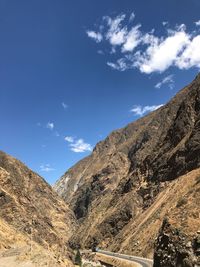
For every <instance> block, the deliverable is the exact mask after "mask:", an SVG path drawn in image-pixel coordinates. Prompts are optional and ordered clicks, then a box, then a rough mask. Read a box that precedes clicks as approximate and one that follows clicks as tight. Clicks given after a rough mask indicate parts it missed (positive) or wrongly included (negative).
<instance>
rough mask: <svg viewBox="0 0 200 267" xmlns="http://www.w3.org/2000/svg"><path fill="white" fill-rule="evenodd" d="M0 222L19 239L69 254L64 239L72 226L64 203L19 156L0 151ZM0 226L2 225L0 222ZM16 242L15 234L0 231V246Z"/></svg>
mask: <svg viewBox="0 0 200 267" xmlns="http://www.w3.org/2000/svg"><path fill="white" fill-rule="evenodd" d="M0 206H1V208H0V224H5V225H7V226H4V229H8V230H7V231H8V233H7V234H9V231H11V230H9V229H13V230H12V231H13V232H14V231H15V232H16V233H18V235H21V236H24V238H22V239H23V240H32V242H35V243H36V244H38V245H40V246H41V247H43V248H44V249H49V250H52V251H54V252H55V253H56V254H57V255H58V254H59V253H61V252H62V256H63V257H69V256H70V253H69V251H70V249H69V246H68V239H69V238H70V236H71V235H72V232H73V230H74V229H75V227H76V223H75V217H74V214H73V212H72V211H71V210H70V209H69V208H68V206H67V205H66V204H65V203H64V202H63V201H62V200H61V199H60V197H59V196H58V195H57V194H56V193H55V192H54V191H53V190H52V188H51V186H50V185H48V184H47V183H46V182H45V181H44V180H43V178H42V177H40V176H39V175H38V174H36V173H34V172H33V171H31V170H30V169H28V168H27V167H26V166H25V165H24V164H23V163H22V162H20V161H19V160H17V159H15V158H13V157H11V156H9V155H7V154H5V153H4V152H2V151H0ZM1 227H2V225H1ZM18 241H19V242H20V239H19V240H18V239H17V235H15V236H13V238H8V237H6V236H4V235H3V233H2V234H1V235H0V247H1V248H7V247H10V246H13V245H15V243H17V242H18Z"/></svg>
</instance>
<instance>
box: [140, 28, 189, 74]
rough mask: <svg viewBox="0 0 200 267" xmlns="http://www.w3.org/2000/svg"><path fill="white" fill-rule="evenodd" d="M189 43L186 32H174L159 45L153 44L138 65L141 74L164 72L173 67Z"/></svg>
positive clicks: (142, 55)
mask: <svg viewBox="0 0 200 267" xmlns="http://www.w3.org/2000/svg"><path fill="white" fill-rule="evenodd" d="M154 41H155V40H154ZM188 43H189V36H188V35H187V34H186V33H185V32H184V31H179V32H174V34H173V35H172V36H169V37H167V38H166V39H164V40H162V41H160V42H159V43H155V42H153V43H151V44H150V46H149V47H148V48H147V50H146V51H145V52H144V53H143V54H141V57H140V59H139V60H138V62H136V63H137V64H138V67H139V69H140V71H141V72H144V73H152V72H163V71H165V70H166V69H168V68H169V67H170V66H171V65H173V63H174V62H175V61H176V59H177V56H178V55H179V53H180V52H181V51H183V49H184V48H185V46H186V45H187V44H188Z"/></svg>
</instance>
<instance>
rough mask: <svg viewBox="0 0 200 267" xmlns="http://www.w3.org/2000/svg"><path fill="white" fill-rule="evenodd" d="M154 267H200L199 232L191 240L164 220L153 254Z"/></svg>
mask: <svg viewBox="0 0 200 267" xmlns="http://www.w3.org/2000/svg"><path fill="white" fill-rule="evenodd" d="M153 266H154V267H163V266H165V267H195V266H200V231H198V232H197V233H196V235H195V236H194V237H193V238H192V239H191V238H189V237H188V236H187V235H185V234H183V233H182V232H181V231H180V229H179V228H175V227H173V226H172V225H171V224H170V223H169V221H168V219H167V218H166V219H165V220H164V222H163V225H162V227H161V229H160V232H159V235H158V238H157V241H156V244H155V252H154V265H153Z"/></svg>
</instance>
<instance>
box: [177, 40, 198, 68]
mask: <svg viewBox="0 0 200 267" xmlns="http://www.w3.org/2000/svg"><path fill="white" fill-rule="evenodd" d="M176 66H178V67H179V68H180V69H189V68H191V67H195V66H196V67H198V68H200V35H198V36H196V37H194V38H193V39H192V40H191V41H190V42H189V44H188V45H187V47H186V49H185V50H184V51H183V53H182V55H181V56H180V57H178V58H177V60H176Z"/></svg>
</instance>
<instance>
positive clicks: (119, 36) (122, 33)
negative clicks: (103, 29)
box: [104, 14, 127, 46]
mask: <svg viewBox="0 0 200 267" xmlns="http://www.w3.org/2000/svg"><path fill="white" fill-rule="evenodd" d="M125 17H126V15H125V14H122V15H119V16H117V17H116V18H114V19H112V18H110V17H104V20H106V21H107V26H108V31H107V33H106V39H107V40H109V42H110V44H111V45H114V46H115V45H121V44H123V43H124V42H125V38H126V35H127V29H126V27H121V22H122V21H123V20H124V19H125Z"/></svg>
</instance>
